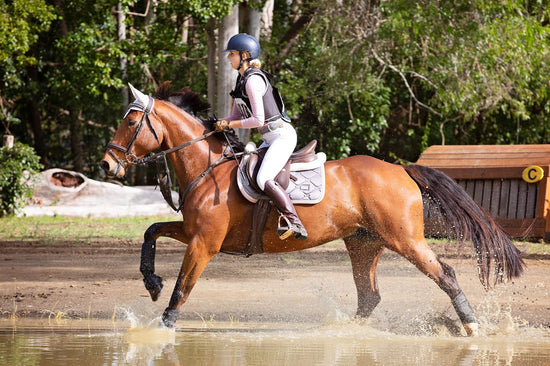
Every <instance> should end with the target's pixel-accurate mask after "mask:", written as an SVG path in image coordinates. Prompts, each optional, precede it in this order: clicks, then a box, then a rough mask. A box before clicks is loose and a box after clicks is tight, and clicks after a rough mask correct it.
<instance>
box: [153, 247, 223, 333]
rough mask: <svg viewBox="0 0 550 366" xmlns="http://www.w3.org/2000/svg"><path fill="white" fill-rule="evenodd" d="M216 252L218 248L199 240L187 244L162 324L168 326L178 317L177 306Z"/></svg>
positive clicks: (181, 303)
mask: <svg viewBox="0 0 550 366" xmlns="http://www.w3.org/2000/svg"><path fill="white" fill-rule="evenodd" d="M218 252H219V248H217V249H215V248H213V247H210V246H208V245H205V244H203V243H202V242H200V241H199V240H193V241H192V243H191V244H189V245H188V246H187V251H186V252H185V257H184V258H183V264H182V266H181V270H180V273H179V275H178V279H177V281H176V285H175V287H174V292H173V293H172V297H171V298H170V303H169V305H168V307H167V308H166V310H164V314H163V315H162V321H163V323H164V325H166V326H167V327H169V328H171V327H173V326H174V324H175V323H176V320H177V318H178V313H179V308H180V307H181V306H182V305H183V304H184V303H185V302H186V301H187V298H188V297H189V294H190V293H191V290H192V289H193V287H194V286H195V284H196V283H197V280H198V279H199V277H200V275H201V274H202V272H203V271H204V269H205V268H206V265H207V264H208V262H210V260H211V259H212V257H213V256H214V255H216V254H217V253H218Z"/></svg>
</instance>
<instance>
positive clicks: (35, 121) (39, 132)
mask: <svg viewBox="0 0 550 366" xmlns="http://www.w3.org/2000/svg"><path fill="white" fill-rule="evenodd" d="M27 74H28V76H29V79H30V80H32V82H34V83H37V84H38V71H37V70H36V67H28V68H27ZM36 98H37V97H36V95H34V93H31V96H30V98H29V99H28V100H27V111H28V113H29V114H28V121H29V125H30V127H31V131H32V133H33V137H34V149H35V150H36V153H37V154H38V156H40V163H42V164H43V165H44V166H45V167H48V147H47V144H46V140H45V137H44V130H43V129H42V119H41V118H40V110H39V109H38V103H37V102H36Z"/></svg>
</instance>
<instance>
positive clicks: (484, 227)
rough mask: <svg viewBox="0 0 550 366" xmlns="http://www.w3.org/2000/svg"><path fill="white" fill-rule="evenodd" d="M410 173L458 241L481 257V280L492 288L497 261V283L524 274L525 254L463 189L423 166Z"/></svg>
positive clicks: (417, 166)
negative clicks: (471, 246)
mask: <svg viewBox="0 0 550 366" xmlns="http://www.w3.org/2000/svg"><path fill="white" fill-rule="evenodd" d="M404 168H405V170H406V172H407V173H408V174H409V175H410V176H411V178H412V179H413V180H414V181H415V182H416V184H418V187H419V188H420V191H421V192H422V195H423V196H426V197H427V198H429V199H430V201H431V202H433V203H435V205H436V206H438V208H439V209H440V211H441V214H442V216H443V217H444V219H445V221H446V223H447V225H448V227H449V228H450V229H451V230H452V233H453V234H454V237H456V239H457V240H458V241H471V242H472V244H473V246H474V249H475V251H476V255H477V263H478V268H479V279H480V280H481V283H482V284H483V285H484V286H485V287H490V286H491V285H490V283H489V279H490V272H491V263H492V262H493V260H494V277H495V278H494V284H497V283H500V282H503V280H504V278H505V277H506V278H508V279H512V278H514V277H519V276H521V274H522V273H523V269H524V267H525V263H524V261H523V259H522V256H521V252H520V250H519V249H518V248H516V246H515V245H514V244H513V243H512V241H511V240H510V237H509V236H508V235H507V234H506V233H505V232H504V231H503V230H502V228H501V227H500V226H499V225H498V224H497V223H496V222H495V221H494V220H493V219H492V217H491V216H490V215H489V214H488V213H487V212H485V210H483V209H482V208H481V207H479V206H478V204H477V203H476V202H475V201H474V200H473V199H472V198H471V197H470V196H469V195H468V194H467V193H466V192H465V191H464V189H462V187H461V186H459V185H458V184H457V183H456V182H455V181H454V180H452V179H451V178H450V177H448V176H447V175H445V174H443V173H442V172H440V171H438V170H435V169H432V168H428V167H426V166H422V165H408V166H405V167H404Z"/></svg>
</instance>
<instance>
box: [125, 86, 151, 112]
mask: <svg viewBox="0 0 550 366" xmlns="http://www.w3.org/2000/svg"><path fill="white" fill-rule="evenodd" d="M128 86H129V87H130V90H131V91H132V94H133V95H134V98H136V99H137V100H138V101H139V102H140V104H141V105H142V106H144V107H147V105H148V104H149V96H148V95H145V94H143V93H142V92H140V91H139V90H137V89H136V88H134V86H133V85H132V84H130V83H128Z"/></svg>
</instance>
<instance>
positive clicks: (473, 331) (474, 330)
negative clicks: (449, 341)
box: [463, 323, 479, 337]
mask: <svg viewBox="0 0 550 366" xmlns="http://www.w3.org/2000/svg"><path fill="white" fill-rule="evenodd" d="M463 326H464V330H466V334H467V335H468V337H477V336H478V335H479V324H478V323H467V324H463Z"/></svg>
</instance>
